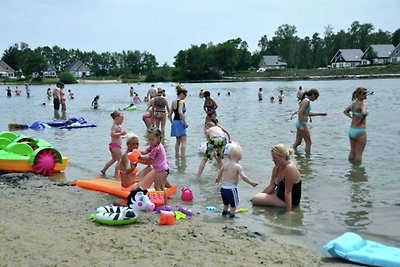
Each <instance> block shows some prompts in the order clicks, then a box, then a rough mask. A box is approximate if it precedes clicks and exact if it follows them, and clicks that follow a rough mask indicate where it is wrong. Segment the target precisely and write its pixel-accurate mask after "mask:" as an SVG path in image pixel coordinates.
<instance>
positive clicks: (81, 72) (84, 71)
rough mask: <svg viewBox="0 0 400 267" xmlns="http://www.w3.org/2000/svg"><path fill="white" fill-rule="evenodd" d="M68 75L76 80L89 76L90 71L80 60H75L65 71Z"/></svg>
mask: <svg viewBox="0 0 400 267" xmlns="http://www.w3.org/2000/svg"><path fill="white" fill-rule="evenodd" d="M66 71H68V72H69V73H71V74H72V75H74V76H75V77H77V78H81V77H87V76H90V69H89V67H88V66H86V65H85V64H83V62H82V61H80V60H75V61H74V62H72V63H71V64H70V65H69V66H68V67H67V69H66Z"/></svg>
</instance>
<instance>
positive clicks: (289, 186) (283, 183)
mask: <svg viewBox="0 0 400 267" xmlns="http://www.w3.org/2000/svg"><path fill="white" fill-rule="evenodd" d="M271 155H272V161H273V162H274V163H275V167H274V168H273V169H272V175H271V180H270V183H269V185H268V186H267V187H266V188H265V189H264V190H263V191H262V192H261V193H258V194H256V195H255V196H254V197H253V198H252V199H251V201H252V203H253V205H255V206H275V207H286V210H287V211H288V212H292V209H293V207H294V206H297V205H299V203H300V198H301V175H300V172H299V170H298V169H297V167H296V165H294V164H293V163H291V162H290V157H291V156H292V155H293V150H292V149H289V148H287V147H286V146H285V145H282V144H279V145H276V146H275V147H274V148H273V149H272V151H271Z"/></svg>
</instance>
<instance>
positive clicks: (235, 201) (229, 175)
mask: <svg viewBox="0 0 400 267" xmlns="http://www.w3.org/2000/svg"><path fill="white" fill-rule="evenodd" d="M228 158H229V160H228V161H227V162H225V164H224V166H223V167H222V168H221V169H220V170H219V172H218V176H217V178H215V182H216V183H220V182H221V180H222V185H221V198H222V201H223V203H224V208H223V210H222V215H223V216H226V215H229V217H230V218H234V217H236V215H235V214H236V208H237V206H238V205H239V194H238V190H237V184H238V182H239V176H240V178H242V180H243V181H245V182H246V183H248V184H249V185H251V186H253V187H255V186H257V185H258V183H257V182H254V181H253V180H251V179H250V178H248V177H247V176H246V174H244V171H243V168H242V166H240V165H239V161H240V160H241V159H242V149H241V148H240V146H239V145H236V144H233V145H232V146H231V148H230V149H229V152H228ZM222 178H223V179H222ZM229 207H230V210H229V211H228V208H229Z"/></svg>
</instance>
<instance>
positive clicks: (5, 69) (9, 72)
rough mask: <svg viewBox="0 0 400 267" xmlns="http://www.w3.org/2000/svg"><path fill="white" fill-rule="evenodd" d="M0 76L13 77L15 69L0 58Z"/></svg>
mask: <svg viewBox="0 0 400 267" xmlns="http://www.w3.org/2000/svg"><path fill="white" fill-rule="evenodd" d="M0 77H1V78H10V77H15V70H13V68H11V67H10V66H8V64H7V63H5V62H4V61H2V60H0Z"/></svg>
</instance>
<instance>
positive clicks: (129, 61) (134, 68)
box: [125, 50, 142, 74]
mask: <svg viewBox="0 0 400 267" xmlns="http://www.w3.org/2000/svg"><path fill="white" fill-rule="evenodd" d="M125 60H126V65H127V67H128V68H129V69H130V70H131V73H132V74H139V73H140V72H141V69H142V62H141V60H142V55H141V53H140V51H138V50H135V51H128V52H127V54H126V59H125Z"/></svg>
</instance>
